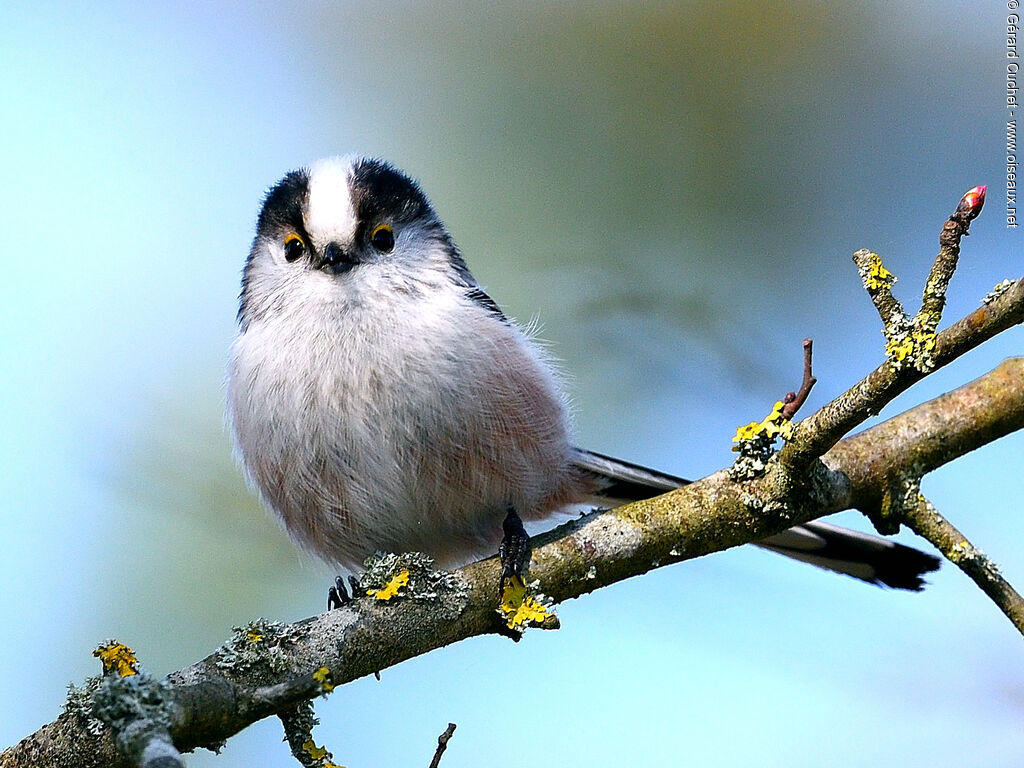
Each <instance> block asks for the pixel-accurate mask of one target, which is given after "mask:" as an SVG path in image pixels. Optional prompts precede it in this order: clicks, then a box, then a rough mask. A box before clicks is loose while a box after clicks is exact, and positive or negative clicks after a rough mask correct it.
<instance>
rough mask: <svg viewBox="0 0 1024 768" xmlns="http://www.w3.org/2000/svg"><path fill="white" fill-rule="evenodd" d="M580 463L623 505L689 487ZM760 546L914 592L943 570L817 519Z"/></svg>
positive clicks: (580, 453)
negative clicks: (935, 571)
mask: <svg viewBox="0 0 1024 768" xmlns="http://www.w3.org/2000/svg"><path fill="white" fill-rule="evenodd" d="M575 463H576V465H577V466H578V467H579V468H580V469H582V470H584V471H585V472H587V473H588V474H590V475H594V476H596V477H597V478H598V480H599V482H600V486H599V489H598V491H597V493H598V495H599V496H600V497H602V498H604V499H614V500H616V501H620V502H623V503H624V502H627V501H638V500H640V499H648V498H651V497H652V496H657V495H658V494H660V493H665V492H666V491H671V490H674V489H676V488H679V487H680V486H683V485H688V484H689V483H690V481H689V480H683V479H682V478H680V477H673V476H672V475H666V474H664V473H662V472H656V471H655V470H652V469H647V468H646V467H641V466H639V465H637V464H630V463H629V462H625V461H620V460H619V459H613V458H611V457H610V456H602V455H601V454H599V453H591V452H590V451H584V450H582V449H576V457H575ZM756 545H757V546H759V547H763V548H764V549H769V550H771V551H772V552H778V553H779V554H780V555H785V556H786V557H792V558H793V559H794V560H800V561H802V562H805V563H810V564H811V565H816V566H817V567H819V568H824V569H826V570H829V571H835V572H836V573H844V574H846V575H847V576H853V578H855V579H860V580H861V581H866V582H868V583H869V584H884V585H885V586H887V587H893V588H894V589H908V590H912V591H914V592H919V591H920V590H921V589H922V588H923V587H924V583H925V582H924V579H923V578H922V577H923V576H924V574H926V573H928V572H929V571H934V570H937V569H938V567H939V559H938V558H937V557H933V556H932V555H927V554H925V553H924V552H919V551H918V550H916V549H913V548H911V547H905V546H903V545H902V544H897V543H895V542H892V541H889V540H887V539H883V538H880V537H878V536H870V535H868V534H864V533H858V532H857V531H851V530H848V529H846V528H840V527H839V526H836V525H829V524H828V523H822V522H818V521H814V522H810V523H804V524H803V525H797V526H794V527H793V528H790V529H789V530H786V531H783V532H782V533H780V534H778V535H776V536H771V537H769V538H767V539H764V540H763V541H759V542H756Z"/></svg>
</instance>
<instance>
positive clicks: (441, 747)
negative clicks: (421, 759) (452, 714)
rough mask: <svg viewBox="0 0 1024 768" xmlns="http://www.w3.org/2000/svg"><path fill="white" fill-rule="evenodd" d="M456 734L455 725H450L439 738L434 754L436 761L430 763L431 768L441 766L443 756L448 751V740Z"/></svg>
mask: <svg viewBox="0 0 1024 768" xmlns="http://www.w3.org/2000/svg"><path fill="white" fill-rule="evenodd" d="M453 733H455V723H448V727H447V728H445V729H444V733H442V734H441V735H440V736H438V737H437V750H436V751H435V752H434V759H433V760H431V761H430V766H429V768H437V766H439V765H440V764H441V755H443V754H444V751H445V750H446V749H448V740H449V739H450V738H451V737H452V734H453Z"/></svg>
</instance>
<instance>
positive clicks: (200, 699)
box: [0, 307, 1024, 768]
mask: <svg viewBox="0 0 1024 768" xmlns="http://www.w3.org/2000/svg"><path fill="white" fill-rule="evenodd" d="M1004 308H1005V307H1004ZM943 414H949V416H948V417H943V416H942V415H943ZM1021 427H1024V358H1017V359H1013V360H1008V361H1006V362H1004V363H1003V364H1002V365H1000V366H999V368H997V369H996V370H995V371H993V372H991V373H989V374H986V375H985V376H983V377H981V378H980V379H978V380H976V381H974V382H972V383H970V384H967V385H965V386H963V387H961V388H960V389H958V390H956V391H954V392H951V393H949V394H946V395H943V396H942V397H940V398H938V399H937V400H934V401H931V402H929V403H925V404H924V405H921V406H918V407H917V408H914V409H913V410H911V411H908V412H906V413H904V414H901V415H899V416H896V417H894V418H893V419H890V420H889V421H887V422H885V423H883V424H880V425H878V426H876V427H874V428H872V429H869V430H867V431H866V432H864V433H862V434H859V435H857V436H856V437H853V438H849V439H847V440H844V441H842V442H841V443H839V444H838V445H837V446H836V447H835V448H834V449H833V450H832V451H830V452H829V453H828V454H826V455H825V456H824V457H823V462H822V463H821V464H817V465H815V466H814V468H813V470H812V471H811V472H810V480H809V482H808V484H807V488H806V490H805V491H802V492H798V493H795V494H793V493H792V489H790V492H791V495H790V497H788V498H787V497H785V496H780V495H779V489H777V488H776V487H774V485H773V477H772V473H769V474H768V475H766V476H765V477H763V478H759V479H758V480H754V481H750V482H745V483H735V482H732V481H731V480H730V479H729V475H728V471H727V470H721V471H719V472H716V473H715V474H713V475H711V476H709V477H707V478H704V479H703V480H700V481H698V482H696V483H693V484H691V485H688V486H686V487H683V488H680V489H678V490H676V491H672V492H670V493H667V494H665V495H663V496H659V497H657V498H655V499H650V500H647V501H641V502H637V503H634V504H630V505H627V506H624V507H620V508H618V509H614V510H609V511H605V512H598V513H591V514H588V515H585V516H583V517H581V518H579V519H578V520H574V521H572V522H570V523H567V524H565V525H562V526H560V527H559V528H557V529H555V530H554V531H551V532H549V533H547V534H545V535H543V536H539V537H537V538H536V539H535V540H534V552H533V560H532V562H531V566H530V578H532V579H536V580H537V584H538V589H539V590H540V591H541V592H543V593H545V594H547V595H548V596H549V597H550V598H552V599H553V600H554V601H555V602H561V601H563V600H567V599H570V598H573V597H579V596H581V595H584V594H586V593H588V592H592V591H594V590H595V589H598V588H599V587H602V586H606V585H608V584H612V583H615V582H617V581H621V580H623V579H626V578H629V577H631V576H636V575H639V574H642V573H645V572H647V571H649V570H651V569H653V568H657V567H660V566H664V565H668V564H670V563H674V562H679V561H681V560H687V559H690V558H694V557H699V556H701V555H704V554H708V553H710V552H715V551H719V550H723V549H727V548H729V547H733V546H737V545H739V544H744V543H747V542H750V541H756V540H759V539H761V538H764V537H766V536H770V535H772V534H775V533H779V532H780V531H782V530H784V529H786V528H788V527H790V526H792V525H795V524H798V523H801V522H806V521H808V520H811V519H814V518H817V517H821V516H823V515H827V514H831V513H833V512H837V511H840V510H842V509H847V508H850V507H853V506H861V505H862V504H864V505H867V504H869V503H870V502H871V500H873V499H876V498H877V494H878V490H877V489H878V488H879V486H880V484H881V482H882V481H883V480H885V479H887V478H892V477H897V476H899V475H901V474H903V473H906V472H908V471H910V470H913V471H915V472H916V471H928V470H931V469H934V468H936V467H938V466H941V465H942V464H944V463H946V462H948V461H951V460H953V459H955V458H957V457H959V456H962V455H963V454H965V453H968V452H969V451H971V450H973V449H974V448H976V447H978V446H979V445H981V444H984V443H986V442H989V441H992V440H995V439H997V438H998V437H1001V436H1002V435H1005V434H1008V433H1010V432H1012V431H1014V430H1017V429H1020V428H1021ZM499 570H500V566H499V564H498V561H497V559H496V558H490V559H488V560H483V561H480V562H477V563H473V564H471V565H468V566H466V567H464V568H462V569H460V570H459V571H457V572H456V573H457V575H458V581H457V584H456V586H454V587H453V588H451V589H448V590H443V591H442V592H441V593H439V594H438V595H437V597H436V599H433V600H415V599H409V600H403V601H395V602H383V601H378V600H374V599H372V598H366V597H363V598H360V599H359V600H356V601H354V602H353V603H351V604H349V605H348V606H346V607H344V608H341V609H337V610H334V611H330V612H328V613H325V614H322V615H320V616H315V617H312V618H309V619H306V620H304V621H301V622H298V623H296V624H294V625H290V626H284V625H281V628H280V629H279V630H278V631H277V632H278V634H277V635H276V637H275V638H267V647H268V648H269V647H276V648H280V649H282V650H284V651H286V653H284V654H282V655H281V657H280V658H281V660H282V662H281V663H282V664H284V669H283V670H282V671H279V672H277V673H271V672H270V671H268V668H267V666H266V665H265V664H263V663H259V662H258V660H257V662H255V663H253V666H245V665H239V666H234V667H232V666H231V665H230V664H229V665H227V666H225V665H224V664H225V653H224V652H223V651H221V652H218V653H215V654H213V655H211V656H209V657H207V658H206V659H204V660H202V661H200V662H197V663H196V664H193V665H191V666H189V667H186V668H185V669H182V670H180V671H178V672H174V673H172V674H171V675H169V676H168V677H167V679H166V682H167V683H168V684H169V686H170V689H171V691H172V695H173V708H172V710H173V712H174V713H175V716H174V719H173V722H172V724H171V727H170V733H171V735H172V737H173V739H174V744H175V746H176V747H177V748H178V749H180V750H181V751H188V750H191V749H195V748H196V747H200V746H207V745H216V744H219V743H221V742H223V741H224V740H225V739H227V738H228V737H230V736H231V735H233V734H235V733H237V732H238V731H240V730H242V729H243V728H245V727H246V726H248V725H250V724H251V723H253V722H255V721H257V720H259V719H262V718H263V717H266V716H268V715H271V714H275V713H277V712H281V711H284V710H286V709H288V708H293V707H294V706H295V705H296V704H298V703H300V702H301V701H303V700H306V699H308V698H309V697H310V696H311V695H315V692H317V691H319V690H321V689H320V688H319V687H318V686H317V685H316V684H315V683H314V682H313V680H314V678H313V675H314V673H315V672H316V671H317V670H319V669H320V668H321V667H327V668H329V669H330V671H331V675H332V680H333V683H334V684H335V685H341V684H342V683H345V682H348V681H351V680H355V679H357V678H359V677H363V676H365V675H368V674H373V673H374V672H377V671H378V670H380V669H383V668H385V667H389V666H392V665H394V664H397V663H399V662H401V661H404V660H405V659H408V658H411V657H413V656H417V655H420V654H422V653H426V652H428V651H430V650H433V649H434V648H440V647H443V646H445V645H448V644H449V643H453V642H456V641H458V640H462V639H465V638H468V637H472V636H475V635H480V634H486V633H493V632H498V631H499V628H500V627H501V626H502V624H501V619H500V617H499V616H498V614H497V612H496V610H495V598H494V585H495V584H496V583H497V582H498V576H499ZM271 641H273V642H271ZM261 642H263V640H262V639H261ZM274 643H278V644H277V645H274ZM268 690H273V691H274V695H273V696H267V695H264V694H265V692H266V691H268ZM0 765H2V766H4V767H5V768H14V767H15V766H25V765H32V766H50V765H53V766H62V765H68V766H70V765H76V766H85V767H86V768H88V766H99V765H109V766H114V767H115V768H117V767H119V766H128V765H129V763H128V762H127V761H126V760H125V758H124V757H122V756H121V755H119V754H118V753H117V751H116V750H115V749H114V748H113V744H112V742H111V739H110V732H109V730H108V729H104V730H102V731H101V732H100V733H99V735H92V734H90V733H89V731H88V729H87V728H86V725H85V723H83V722H82V721H81V718H80V717H78V716H76V715H74V714H70V713H64V714H62V715H61V716H60V718H58V720H57V721H56V722H55V723H52V724H50V725H47V726H44V727H43V728H42V729H41V730H40V731H39V732H37V733H36V734H34V735H32V736H30V737H28V738H27V739H25V740H24V741H22V742H21V743H20V744H18V745H17V746H15V747H12V748H10V749H8V750H7V751H5V752H4V753H3V755H2V756H0Z"/></svg>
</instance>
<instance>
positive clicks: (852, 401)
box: [781, 279, 1024, 471]
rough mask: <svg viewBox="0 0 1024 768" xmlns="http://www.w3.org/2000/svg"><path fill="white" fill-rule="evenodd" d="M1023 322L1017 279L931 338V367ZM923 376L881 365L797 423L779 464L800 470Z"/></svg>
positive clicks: (1023, 287) (1021, 286) (1022, 289)
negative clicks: (932, 346)
mask: <svg viewBox="0 0 1024 768" xmlns="http://www.w3.org/2000/svg"><path fill="white" fill-rule="evenodd" d="M1021 322H1024V279H1019V280H1016V281H1014V282H1013V283H1011V284H1010V286H1009V287H1008V288H1007V289H1006V290H1004V291H1003V292H1002V293H1000V294H999V295H998V296H996V297H995V298H994V299H992V301H991V302H989V303H988V304H983V305H982V306H981V307H979V308H978V309H976V310H975V311H974V312H972V313H971V314H969V315H967V317H964V318H963V319H961V320H959V321H958V322H956V323H954V324H953V325H951V326H950V327H949V328H946V329H945V330H944V331H941V332H940V333H938V334H937V335H936V336H935V346H934V349H933V350H932V360H933V361H934V363H935V368H941V367H942V366H944V365H948V364H949V363H951V362H952V361H953V360H955V359H956V358H958V357H960V356H961V355H963V354H964V353H965V352H968V351H969V350H971V349H973V348H975V347H977V346H979V345H980V344H982V343H983V342H985V341H987V340H988V339H990V338H992V337H993V336H995V335H997V334H999V333H1001V332H1002V331H1005V330H1006V329H1007V328H1010V327H1011V326H1014V325H1018V324H1020V323H1021ZM926 375H927V374H925V373H922V372H921V371H919V370H917V369H915V368H912V367H905V368H901V369H899V370H894V369H893V367H892V366H891V365H890V364H889V363H888V362H885V363H882V365H880V366H878V368H876V369H875V370H874V371H872V372H871V373H870V374H868V376H867V377H865V378H864V379H862V380H861V381H859V382H858V383H857V384H855V385H854V386H853V387H851V388H850V389H848V390H847V391H846V392H844V393H843V394H841V395H840V396H839V397H837V398H836V399H835V400H833V401H832V402H831V403H829V404H828V405H826V406H824V407H823V408H821V409H820V410H818V411H817V412H816V413H814V414H812V415H811V416H809V417H808V418H806V419H805V420H804V421H802V422H800V424H799V428H798V430H797V432H796V434H795V435H794V438H793V440H792V441H791V442H789V443H788V444H787V445H786V447H785V448H783V449H782V452H781V460H782V462H783V463H784V464H785V465H786V466H788V467H790V468H792V469H793V470H794V471H800V470H801V469H802V468H804V467H806V466H807V465H808V464H810V463H811V462H812V461H813V460H814V459H816V458H818V457H820V456H821V455H823V454H824V453H825V452H826V451H828V450H829V449H831V448H832V446H834V445H835V444H836V443H837V442H839V440H840V439H842V437H843V436H844V435H846V434H848V433H849V432H850V431H851V430H853V429H854V428H855V427H857V426H858V425H860V424H862V423H863V422H864V421H866V420H867V419H868V418H870V417H871V416H874V415H875V414H877V413H878V412H879V411H881V410H882V408H884V407H885V406H886V405H887V404H888V403H890V402H892V400H893V399H895V398H896V397H897V396H898V395H899V394H901V393H903V392H905V391H906V390H907V389H909V388H910V386H911V385H913V384H915V383H916V382H918V381H920V380H921V379H923V378H924V377H925V376H926Z"/></svg>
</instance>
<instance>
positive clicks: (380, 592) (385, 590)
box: [366, 568, 409, 600]
mask: <svg viewBox="0 0 1024 768" xmlns="http://www.w3.org/2000/svg"><path fill="white" fill-rule="evenodd" d="M408 583H409V569H408V568H403V569H402V570H401V571H399V572H398V573H396V574H395V575H394V576H393V577H391V581H389V582H388V583H387V584H385V585H384V586H383V587H382V588H381V589H368V590H367V591H366V594H368V595H372V596H373V597H375V598H377V599H378V600H390V599H391V598H393V597H395V596H396V595H397V594H398V593H399V591H400V590H401V589H402V587H404V586H405V585H407V584H408Z"/></svg>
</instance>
